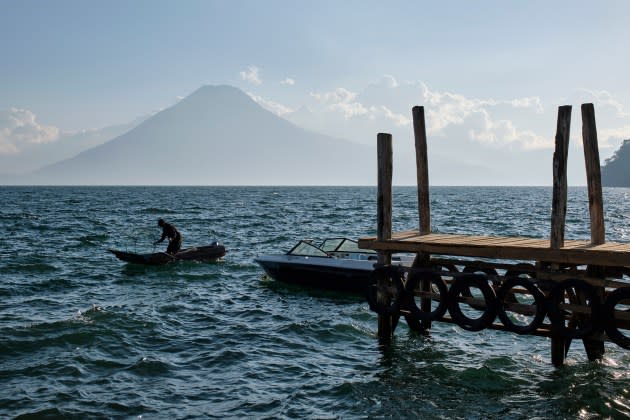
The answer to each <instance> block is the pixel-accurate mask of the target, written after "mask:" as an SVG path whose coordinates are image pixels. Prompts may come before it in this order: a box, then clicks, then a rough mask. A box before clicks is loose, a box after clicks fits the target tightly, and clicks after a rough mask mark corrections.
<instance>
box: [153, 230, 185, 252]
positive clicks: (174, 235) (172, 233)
mask: <svg viewBox="0 0 630 420" xmlns="http://www.w3.org/2000/svg"><path fill="white" fill-rule="evenodd" d="M165 238H168V248H166V252H167V253H168V254H176V253H177V251H179V250H180V249H181V247H182V235H181V234H180V233H179V231H178V230H177V229H176V228H175V226H173V225H171V224H170V223H166V222H164V224H163V225H162V237H161V238H160V239H159V240H158V241H157V242H156V244H159V243H160V242H162V241H163V240H164V239H165Z"/></svg>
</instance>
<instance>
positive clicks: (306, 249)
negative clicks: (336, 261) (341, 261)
mask: <svg viewBox="0 0 630 420" xmlns="http://www.w3.org/2000/svg"><path fill="white" fill-rule="evenodd" d="M287 254H289V255H304V256H309V257H329V255H328V254H327V253H326V252H324V251H322V250H321V249H319V248H317V247H316V246H315V245H313V244H310V243H308V242H304V241H300V242H299V243H298V244H297V245H296V246H294V247H293V249H292V250H291V251H289V252H287Z"/></svg>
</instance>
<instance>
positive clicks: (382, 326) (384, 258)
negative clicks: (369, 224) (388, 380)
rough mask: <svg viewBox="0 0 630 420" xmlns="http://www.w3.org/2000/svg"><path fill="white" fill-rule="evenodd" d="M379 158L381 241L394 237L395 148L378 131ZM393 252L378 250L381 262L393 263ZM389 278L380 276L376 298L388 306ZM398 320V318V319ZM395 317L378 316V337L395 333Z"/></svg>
mask: <svg viewBox="0 0 630 420" xmlns="http://www.w3.org/2000/svg"><path fill="white" fill-rule="evenodd" d="M376 143H377V160H378V182H377V192H376V237H377V239H378V240H379V241H382V240H387V239H391V237H392V172H393V148H392V135H391V134H386V133H378V135H377V138H376ZM391 262H392V256H391V253H389V252H386V251H379V252H378V263H379V264H391ZM389 287H390V285H389V279H384V278H379V284H378V285H377V290H378V291H377V295H376V299H377V301H378V302H379V303H380V304H383V305H386V306H388V305H389V304H390V301H391V296H390V295H389V293H388V289H389ZM396 321H397V319H396ZM393 324H394V317H392V316H390V315H379V316H378V337H379V339H381V340H389V339H390V338H391V336H392V334H393V333H394V325H393Z"/></svg>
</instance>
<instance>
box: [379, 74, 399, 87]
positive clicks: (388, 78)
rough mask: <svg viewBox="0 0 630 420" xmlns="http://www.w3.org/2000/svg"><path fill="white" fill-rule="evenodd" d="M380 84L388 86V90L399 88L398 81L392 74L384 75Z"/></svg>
mask: <svg viewBox="0 0 630 420" xmlns="http://www.w3.org/2000/svg"><path fill="white" fill-rule="evenodd" d="M380 84H382V85H385V86H387V87H388V88H397V87H398V86H399V85H398V81H397V80H396V78H395V77H394V76H392V75H391V74H384V75H383V77H382V78H381V81H380Z"/></svg>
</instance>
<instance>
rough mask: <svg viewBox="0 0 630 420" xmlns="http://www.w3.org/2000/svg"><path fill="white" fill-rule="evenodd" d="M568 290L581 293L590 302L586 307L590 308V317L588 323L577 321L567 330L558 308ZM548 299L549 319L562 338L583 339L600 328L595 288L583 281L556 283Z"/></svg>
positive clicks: (599, 310)
mask: <svg viewBox="0 0 630 420" xmlns="http://www.w3.org/2000/svg"><path fill="white" fill-rule="evenodd" d="M569 289H574V290H575V291H576V292H583V293H584V294H585V295H586V298H587V299H588V301H589V302H590V304H589V305H588V307H589V308H591V316H590V317H589V319H588V321H584V320H583V319H582V320H579V322H578V323H577V324H578V325H577V326H576V327H575V328H568V327H567V326H566V325H565V318H564V311H561V310H560V306H559V305H560V303H561V302H563V301H564V293H565V292H566V291H567V290H569ZM549 297H550V305H549V310H548V312H549V319H550V320H551V324H552V326H553V327H554V329H556V330H557V331H559V332H560V333H561V334H562V335H563V336H564V337H566V338H584V337H586V336H588V335H590V334H592V333H593V332H594V331H596V330H597V329H598V328H600V325H601V319H600V313H601V304H600V302H599V297H598V295H597V292H596V290H595V288H594V287H593V286H591V285H590V284H588V283H587V282H585V281H584V280H580V279H569V280H565V281H563V282H560V283H556V284H555V285H554V286H553V288H552V289H551V293H550V294H549ZM584 317H586V315H585V316H584Z"/></svg>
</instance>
